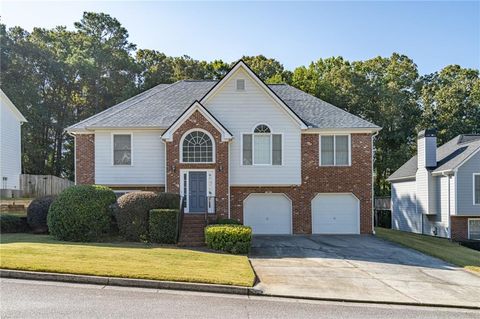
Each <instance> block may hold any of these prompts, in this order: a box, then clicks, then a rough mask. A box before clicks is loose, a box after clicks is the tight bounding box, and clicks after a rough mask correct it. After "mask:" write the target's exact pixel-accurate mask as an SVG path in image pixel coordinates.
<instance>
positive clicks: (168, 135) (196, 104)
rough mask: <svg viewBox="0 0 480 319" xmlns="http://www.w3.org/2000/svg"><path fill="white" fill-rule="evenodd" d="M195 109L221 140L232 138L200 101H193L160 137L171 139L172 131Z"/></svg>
mask: <svg viewBox="0 0 480 319" xmlns="http://www.w3.org/2000/svg"><path fill="white" fill-rule="evenodd" d="M195 111H199V112H200V113H201V114H202V115H203V116H204V117H205V118H206V119H207V120H208V121H209V122H210V123H211V124H212V125H213V126H214V127H215V128H216V129H217V130H218V131H219V132H220V133H221V135H222V142H225V141H229V140H231V139H232V138H233V136H232V134H230V132H228V131H227V130H226V129H225V128H224V127H223V126H222V125H221V124H220V123H219V122H218V121H217V119H215V118H214V117H213V116H212V115H211V114H210V113H209V112H208V111H207V110H206V109H205V108H204V107H203V105H202V104H200V102H198V101H195V102H194V103H193V104H192V105H191V106H190V107H189V108H188V109H187V111H186V112H184V113H183V114H182V116H180V117H179V118H178V119H177V120H176V121H175V122H174V123H173V124H172V125H171V126H170V127H169V128H168V130H167V131H165V132H164V133H163V134H162V139H163V140H164V141H167V142H171V141H173V133H174V132H175V131H176V130H177V129H178V127H179V126H180V125H182V124H183V122H185V121H186V120H187V119H188V118H189V117H190V116H191V115H192V114H193V113H194V112H195Z"/></svg>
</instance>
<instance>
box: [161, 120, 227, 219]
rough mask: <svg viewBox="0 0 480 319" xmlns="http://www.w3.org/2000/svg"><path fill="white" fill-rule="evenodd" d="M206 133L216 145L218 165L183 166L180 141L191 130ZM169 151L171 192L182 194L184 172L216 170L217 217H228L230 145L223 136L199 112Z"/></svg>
mask: <svg viewBox="0 0 480 319" xmlns="http://www.w3.org/2000/svg"><path fill="white" fill-rule="evenodd" d="M195 128H198V129H202V130H205V131H207V132H209V133H210V134H211V135H212V136H213V139H214V141H213V142H214V143H215V163H211V164H207V163H180V147H181V145H180V141H181V139H182V137H183V135H184V134H185V133H186V132H187V131H189V130H191V129H195ZM166 148H167V152H166V153H167V158H166V163H167V176H166V177H167V181H166V185H167V191H168V192H171V193H180V170H181V169H213V170H215V197H216V201H215V213H216V215H217V217H220V218H227V217H228V193H229V189H228V173H229V172H228V142H222V137H221V133H220V132H219V131H218V130H217V129H216V128H215V127H214V126H213V125H212V124H211V123H210V122H209V121H208V120H207V119H206V118H205V117H204V116H203V115H202V114H201V113H200V112H199V111H195V112H194V113H193V114H192V115H191V116H190V117H189V118H188V119H187V120H185V122H183V123H182V125H180V127H179V128H178V129H177V130H176V131H175V132H174V133H173V141H171V142H167V143H166Z"/></svg>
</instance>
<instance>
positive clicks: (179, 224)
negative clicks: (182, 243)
mask: <svg viewBox="0 0 480 319" xmlns="http://www.w3.org/2000/svg"><path fill="white" fill-rule="evenodd" d="M184 204H185V202H184V199H183V196H180V209H179V212H178V215H177V243H178V241H179V240H180V235H181V233H182V226H183V215H184V214H185V205H184Z"/></svg>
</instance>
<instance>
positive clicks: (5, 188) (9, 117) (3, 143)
mask: <svg viewBox="0 0 480 319" xmlns="http://www.w3.org/2000/svg"><path fill="white" fill-rule="evenodd" d="M0 105H1V110H0V177H1V180H0V192H1V195H2V196H3V197H10V196H11V195H12V193H13V194H15V195H17V194H19V193H20V174H21V173H22V152H21V149H22V148H21V141H22V139H21V126H22V124H23V123H25V122H27V120H26V119H25V117H24V116H23V115H22V113H20V111H19V110H18V109H17V108H16V107H15V105H14V104H13V103H12V101H10V99H9V98H8V96H7V95H6V94H5V93H4V92H3V91H2V90H1V89H0Z"/></svg>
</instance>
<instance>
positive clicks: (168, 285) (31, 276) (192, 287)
mask: <svg viewBox="0 0 480 319" xmlns="http://www.w3.org/2000/svg"><path fill="white" fill-rule="evenodd" d="M0 277H1V278H12V279H28V280H44V281H61V282H71V283H79V284H96V285H104V286H122V287H138V288H154V289H168V290H188V291H197V292H213V293H222V294H235V295H245V296H246V295H250V294H258V293H259V292H258V291H257V289H256V288H248V287H241V286H228V285H215V284H201V283H188V282H175V281H160V280H148V279H130V278H119V277H101V276H89V275H72V274H60V273H51V272H36V271H23V270H8V269H0Z"/></svg>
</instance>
